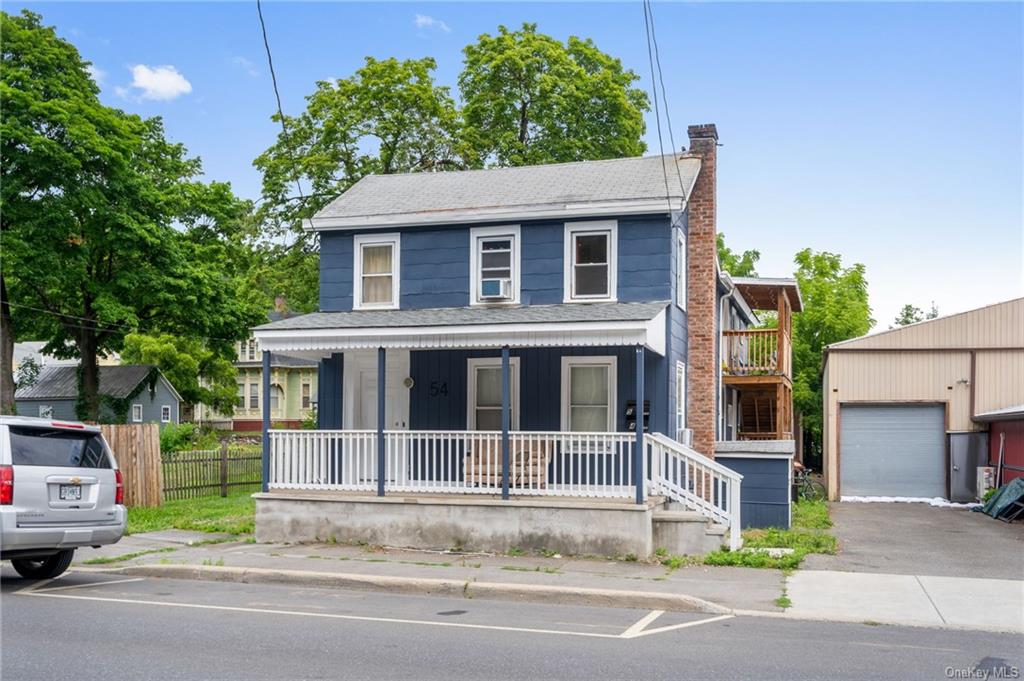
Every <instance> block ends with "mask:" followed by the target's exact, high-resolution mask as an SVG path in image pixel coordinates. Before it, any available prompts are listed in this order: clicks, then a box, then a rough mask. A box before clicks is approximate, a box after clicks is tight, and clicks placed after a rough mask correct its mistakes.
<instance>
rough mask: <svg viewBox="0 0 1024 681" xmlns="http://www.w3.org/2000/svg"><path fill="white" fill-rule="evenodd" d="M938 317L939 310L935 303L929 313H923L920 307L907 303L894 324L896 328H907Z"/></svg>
mask: <svg viewBox="0 0 1024 681" xmlns="http://www.w3.org/2000/svg"><path fill="white" fill-rule="evenodd" d="M938 316H939V308H938V307H937V306H936V305H935V303H934V302H933V303H932V307H931V309H930V310H928V311H927V312H925V311H923V310H922V309H921V308H919V307H916V306H914V305H911V304H910V303H907V304H906V305H904V306H903V307H902V308H900V312H899V314H897V315H896V319H895V320H894V321H893V324H895V325H896V326H906V325H907V324H916V323H917V322H923V321H925V320H926V319H935V318H936V317H938ZM889 328H890V329H891V328H893V327H892V326H890V327H889Z"/></svg>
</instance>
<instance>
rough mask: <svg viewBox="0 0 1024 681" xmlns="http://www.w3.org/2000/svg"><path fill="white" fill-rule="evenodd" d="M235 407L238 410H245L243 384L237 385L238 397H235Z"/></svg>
mask: <svg viewBox="0 0 1024 681" xmlns="http://www.w3.org/2000/svg"><path fill="white" fill-rule="evenodd" d="M235 406H236V407H237V408H239V409H244V408H245V383H239V384H238V395H237V396H236V397H235Z"/></svg>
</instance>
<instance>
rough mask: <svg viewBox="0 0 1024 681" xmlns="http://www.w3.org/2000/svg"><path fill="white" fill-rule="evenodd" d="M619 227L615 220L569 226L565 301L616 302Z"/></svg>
mask: <svg viewBox="0 0 1024 681" xmlns="http://www.w3.org/2000/svg"><path fill="white" fill-rule="evenodd" d="M618 234H619V225H618V222H616V221H615V220H599V221H594V222H567V223H565V253H564V257H565V260H564V262H565V282H564V286H565V301H566V302H573V301H582V302H598V301H613V300H615V298H616V270H618V259H617V257H616V254H617V245H618V241H619V237H618Z"/></svg>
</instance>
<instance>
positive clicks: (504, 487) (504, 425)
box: [501, 345, 512, 499]
mask: <svg viewBox="0 0 1024 681" xmlns="http://www.w3.org/2000/svg"><path fill="white" fill-rule="evenodd" d="M508 354H509V352H508V346H507V345H505V346H502V348H501V498H502V499H508V465H509V461H508V460H509V452H508V449H509V444H508V429H509V426H510V425H511V423H510V422H511V420H512V419H511V416H512V415H511V413H510V410H509V405H510V404H511V402H512V400H511V399H510V396H509V393H510V390H509V380H508V363H509V360H508Z"/></svg>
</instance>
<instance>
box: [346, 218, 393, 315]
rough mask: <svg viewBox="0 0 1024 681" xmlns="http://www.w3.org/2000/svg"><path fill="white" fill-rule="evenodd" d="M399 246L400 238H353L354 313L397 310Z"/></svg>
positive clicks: (370, 236)
mask: <svg viewBox="0 0 1024 681" xmlns="http://www.w3.org/2000/svg"><path fill="white" fill-rule="evenodd" d="M400 245H401V235H400V234H364V235H360V236H356V237H353V242H352V247H353V248H352V250H353V252H354V258H355V263H354V265H353V268H352V272H353V278H352V307H353V309H356V310H390V309H397V308H398V291H399V289H398V280H399V273H400V272H401V260H400V251H401V248H400Z"/></svg>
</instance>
